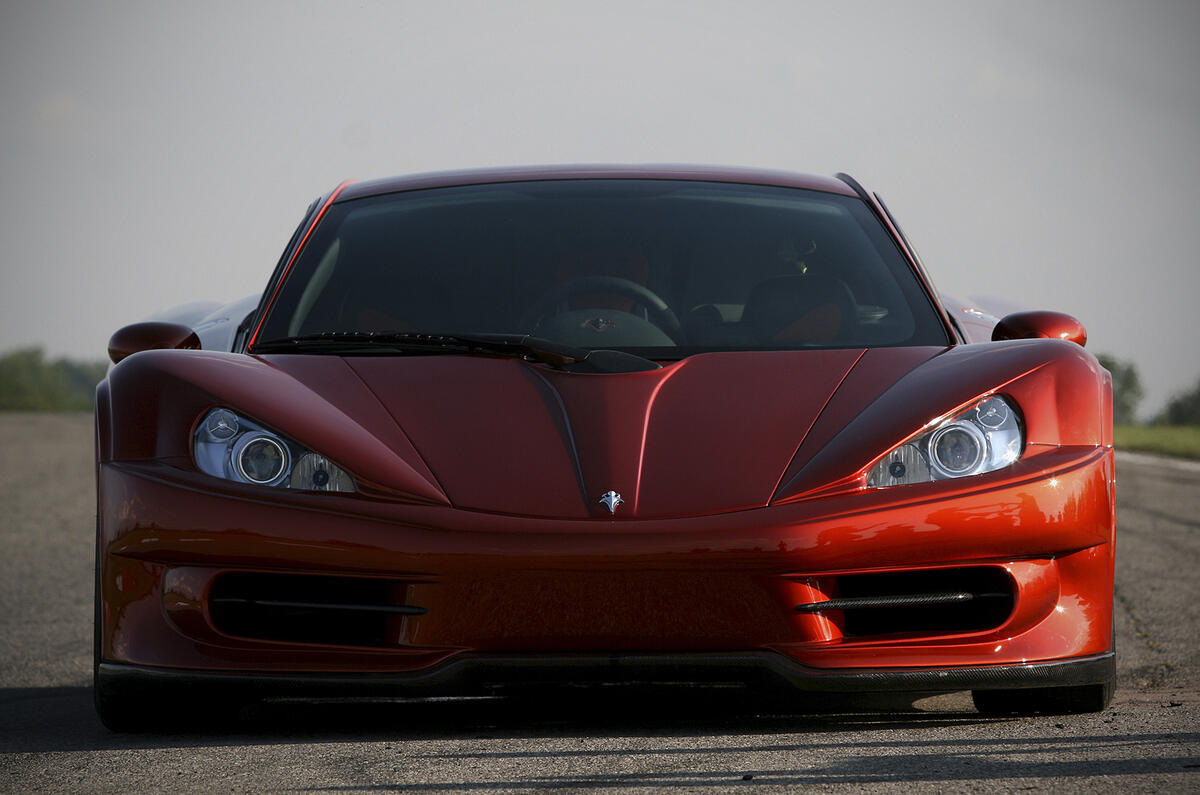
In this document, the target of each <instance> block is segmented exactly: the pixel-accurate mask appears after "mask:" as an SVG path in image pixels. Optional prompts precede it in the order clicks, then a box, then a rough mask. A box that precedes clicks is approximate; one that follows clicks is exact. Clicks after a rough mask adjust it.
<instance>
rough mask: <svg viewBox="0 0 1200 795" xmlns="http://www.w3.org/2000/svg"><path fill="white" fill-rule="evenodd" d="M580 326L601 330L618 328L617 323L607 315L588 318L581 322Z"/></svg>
mask: <svg viewBox="0 0 1200 795" xmlns="http://www.w3.org/2000/svg"><path fill="white" fill-rule="evenodd" d="M579 327H580V328H590V329H591V330H592V331H596V332H600V331H607V330H608V329H610V328H616V327H617V324H616V323H614V322H612V321H611V320H609V319H608V318H606V317H593V318H588V319H587V320H585V321H583V322H582V323H580V324H579Z"/></svg>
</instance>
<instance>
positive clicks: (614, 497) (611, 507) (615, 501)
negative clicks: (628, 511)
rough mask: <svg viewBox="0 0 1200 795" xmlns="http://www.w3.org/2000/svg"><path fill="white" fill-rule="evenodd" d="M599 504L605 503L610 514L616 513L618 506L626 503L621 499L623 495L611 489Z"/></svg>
mask: <svg viewBox="0 0 1200 795" xmlns="http://www.w3.org/2000/svg"><path fill="white" fill-rule="evenodd" d="M599 502H602V503H604V507H605V508H608V512H609V513H616V512H617V506H618V505H620V504H621V503H623V502H625V500H623V499H621V495H620V494H617V493H616V492H615V491H612V490H611V489H610V490H609V491H607V492H605V493H604V496H603V497H601V498H600V499H599Z"/></svg>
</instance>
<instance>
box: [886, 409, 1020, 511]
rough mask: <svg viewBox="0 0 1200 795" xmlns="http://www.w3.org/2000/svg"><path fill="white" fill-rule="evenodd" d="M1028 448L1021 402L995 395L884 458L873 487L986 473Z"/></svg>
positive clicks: (1007, 462)
mask: <svg viewBox="0 0 1200 795" xmlns="http://www.w3.org/2000/svg"><path fill="white" fill-rule="evenodd" d="M1024 447H1025V433H1024V431H1023V429H1022V427H1021V418H1020V416H1019V415H1018V414H1017V410H1016V407H1015V405H1014V404H1013V403H1012V402H1011V401H1010V400H1009V399H1008V398H1005V397H1002V396H1000V395H990V396H988V397H985V398H983V399H982V400H980V401H978V402H977V403H975V404H974V405H973V406H971V407H970V408H967V409H965V410H963V411H960V412H958V413H957V414H955V415H954V416H952V417H950V418H949V419H947V420H945V421H943V422H941V423H939V424H938V425H937V427H935V428H933V430H930V431H927V432H925V433H923V434H921V435H920V436H917V437H916V438H913V439H910V440H909V441H907V442H905V443H904V444H902V445H899V446H898V447H896V448H895V449H894V450H892V451H891V452H889V453H888V454H887V455H885V456H884V457H883V458H881V459H879V461H878V462H877V463H876V464H875V466H873V467H871V471H870V473H869V474H868V475H867V485H868V486H869V487H871V488H874V489H883V488H888V487H890V486H906V485H908V484H910V483H928V482H929V481H931V480H944V479H946V478H962V477H968V476H970V475H980V474H983V473H984V472H991V471H993V470H996V469H1000V468H1002V467H1006V466H1008V465H1009V464H1011V463H1013V462H1014V461H1016V460H1017V459H1018V458H1020V457H1021V452H1022V451H1023V450H1024Z"/></svg>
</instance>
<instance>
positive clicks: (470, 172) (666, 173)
mask: <svg viewBox="0 0 1200 795" xmlns="http://www.w3.org/2000/svg"><path fill="white" fill-rule="evenodd" d="M571 179H664V180H687V181H694V182H730V183H741V184H751V185H773V186H777V187H784V188H804V189H806V190H817V191H822V192H825V193H836V194H840V195H842V196H857V195H858V194H857V193H855V191H854V190H853V189H852V188H851V187H850V186H848V185H847V184H846V183H845V182H842V181H841V180H839V179H836V178H833V177H822V176H815V175H811V174H800V173H794V172H788V171H775V170H770V169H758V168H738V167H732V166H705V165H686V164H577V165H549V166H503V167H497V168H479V169H465V170H456V171H431V172H426V173H421V174H411V175H407V176H399V177H387V178H384V179H372V180H366V181H363V182H351V183H350V184H348V185H346V187H345V189H344V190H342V192H341V193H340V194H339V195H338V197H337V201H338V202H344V201H352V200H354V199H362V198H365V197H368V196H379V195H383V194H387V193H399V192H401V191H409V190H422V189H425V188H444V187H452V186H461V185H485V184H491V183H503V182H531V181H544V180H571Z"/></svg>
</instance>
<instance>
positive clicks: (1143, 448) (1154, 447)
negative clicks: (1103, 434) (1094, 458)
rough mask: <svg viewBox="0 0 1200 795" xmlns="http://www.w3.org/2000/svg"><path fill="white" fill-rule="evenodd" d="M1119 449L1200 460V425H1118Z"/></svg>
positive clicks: (1117, 440)
mask: <svg viewBox="0 0 1200 795" xmlns="http://www.w3.org/2000/svg"><path fill="white" fill-rule="evenodd" d="M1113 435H1114V436H1115V439H1114V441H1115V442H1116V446H1117V449H1118V450H1137V451H1140V452H1143V453H1158V454H1160V455H1169V456H1174V457H1175V458H1191V459H1194V460H1200V427H1196V426H1190V425H1187V426H1185V425H1118V426H1117V427H1116V429H1115V430H1114V432H1113Z"/></svg>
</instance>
